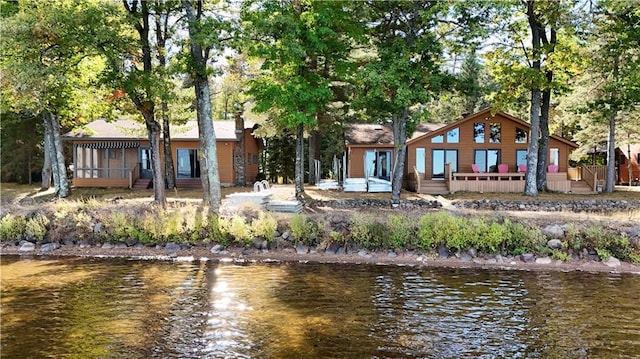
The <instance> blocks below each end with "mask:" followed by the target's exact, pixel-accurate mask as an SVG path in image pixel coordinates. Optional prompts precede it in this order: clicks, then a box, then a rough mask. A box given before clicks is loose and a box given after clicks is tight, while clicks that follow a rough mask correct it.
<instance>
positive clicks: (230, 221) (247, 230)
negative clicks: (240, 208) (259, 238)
mask: <svg viewBox="0 0 640 359" xmlns="http://www.w3.org/2000/svg"><path fill="white" fill-rule="evenodd" d="M218 221H219V222H218V223H219V225H220V230H221V231H222V232H223V233H226V234H228V235H230V236H231V237H232V238H233V239H234V240H235V241H236V242H238V243H248V242H249V241H250V240H252V239H253V235H252V233H251V226H250V225H249V224H248V223H247V221H246V220H245V219H244V217H241V216H239V215H237V214H236V215H233V216H232V217H231V218H227V217H220V218H219V219H218Z"/></svg>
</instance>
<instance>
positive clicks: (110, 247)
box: [100, 242, 113, 249]
mask: <svg viewBox="0 0 640 359" xmlns="http://www.w3.org/2000/svg"><path fill="white" fill-rule="evenodd" d="M100 248H102V249H113V244H111V243H109V242H105V243H102V247H100Z"/></svg>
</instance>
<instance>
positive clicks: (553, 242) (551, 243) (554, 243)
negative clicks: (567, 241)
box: [547, 239, 562, 249]
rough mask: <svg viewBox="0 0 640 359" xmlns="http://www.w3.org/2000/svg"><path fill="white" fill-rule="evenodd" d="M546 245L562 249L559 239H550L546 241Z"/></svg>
mask: <svg viewBox="0 0 640 359" xmlns="http://www.w3.org/2000/svg"><path fill="white" fill-rule="evenodd" d="M547 247H549V248H552V249H562V241H561V240H559V239H550V240H549V241H548V242H547Z"/></svg>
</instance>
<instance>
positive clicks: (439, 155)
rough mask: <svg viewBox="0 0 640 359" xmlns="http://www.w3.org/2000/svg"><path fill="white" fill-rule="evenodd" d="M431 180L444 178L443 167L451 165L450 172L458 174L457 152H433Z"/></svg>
mask: <svg viewBox="0 0 640 359" xmlns="http://www.w3.org/2000/svg"><path fill="white" fill-rule="evenodd" d="M431 158H432V159H431V178H444V165H445V163H449V164H450V165H451V172H458V150H433V152H432V156H431Z"/></svg>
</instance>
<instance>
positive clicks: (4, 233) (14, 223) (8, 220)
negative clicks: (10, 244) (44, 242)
mask: <svg viewBox="0 0 640 359" xmlns="http://www.w3.org/2000/svg"><path fill="white" fill-rule="evenodd" d="M26 227H27V220H26V219H25V218H24V217H23V216H15V215H12V214H7V215H6V216H4V217H2V219H0V241H20V240H22V239H24V232H25V228H26Z"/></svg>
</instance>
